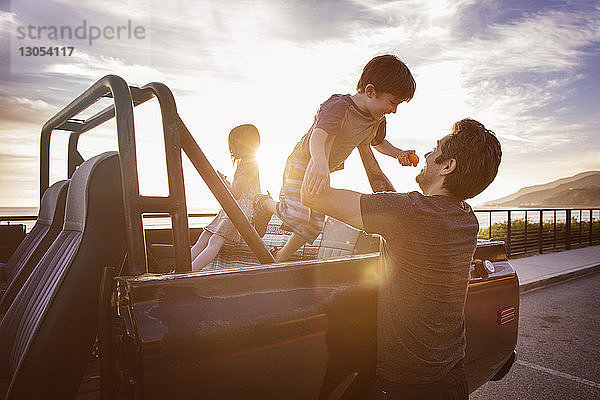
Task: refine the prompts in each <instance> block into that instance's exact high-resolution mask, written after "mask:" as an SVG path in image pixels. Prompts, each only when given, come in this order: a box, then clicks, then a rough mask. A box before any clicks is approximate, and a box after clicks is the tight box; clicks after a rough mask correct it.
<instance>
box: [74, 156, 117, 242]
mask: <svg viewBox="0 0 600 400" xmlns="http://www.w3.org/2000/svg"><path fill="white" fill-rule="evenodd" d="M108 170H110V171H108ZM118 174H119V154H118V153H117V152H116V151H109V152H106V153H102V154H99V155H97V156H95V157H92V158H90V159H89V160H87V161H85V162H84V163H83V164H81V165H80V166H79V168H77V170H76V171H75V172H74V173H73V176H72V177H71V183H70V184H69V191H68V193H67V204H66V209H65V223H64V225H63V230H69V231H79V232H83V228H84V226H85V221H86V217H87V212H88V204H89V199H90V198H91V197H92V196H93V192H96V191H98V188H99V187H101V186H102V185H120V184H121V182H120V179H115V176H117V177H118ZM100 192H101V191H100Z"/></svg>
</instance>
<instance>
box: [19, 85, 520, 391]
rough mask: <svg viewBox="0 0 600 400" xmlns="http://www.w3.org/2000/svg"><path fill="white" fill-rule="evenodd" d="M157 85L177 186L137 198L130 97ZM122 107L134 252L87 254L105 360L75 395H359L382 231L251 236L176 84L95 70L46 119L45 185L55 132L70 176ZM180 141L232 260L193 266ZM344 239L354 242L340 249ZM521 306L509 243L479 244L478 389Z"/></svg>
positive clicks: (128, 232) (473, 356)
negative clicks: (162, 219)
mask: <svg viewBox="0 0 600 400" xmlns="http://www.w3.org/2000/svg"><path fill="white" fill-rule="evenodd" d="M100 97H113V98H114V103H115V104H114V106H111V107H108V108H107V109H105V110H104V111H102V112H100V113H98V114H96V115H94V116H93V117H91V118H89V119H88V120H86V121H81V120H75V119H73V117H74V116H75V115H77V114H78V113H80V112H81V111H82V110H85V109H86V108H87V107H88V106H89V105H90V104H93V102H95V101H96V100H97V99H98V98H100ZM152 97H156V98H158V101H159V103H160V107H161V112H162V117H163V129H164V133H165V148H166V152H167V154H166V162H167V173H168V179H169V196H167V197H160V198H159V197H147V196H140V194H139V187H138V179H137V163H136V158H135V135H134V131H133V120H132V118H133V107H134V106H135V105H137V104H141V103H143V102H145V101H147V100H149V99H150V98H152ZM115 115H116V118H117V134H118V139H119V152H118V158H119V168H120V173H121V182H122V197H123V203H122V206H123V221H122V224H123V226H124V232H125V233H124V234H125V238H126V246H125V247H126V253H124V254H123V256H122V263H121V265H111V266H105V265H94V266H93V268H96V269H98V270H102V271H103V274H102V279H101V280H99V281H98V292H99V295H97V297H96V299H97V304H98V308H97V309H90V310H89V318H90V319H91V320H93V321H94V322H95V323H96V326H97V328H98V332H99V341H100V361H99V364H98V361H91V362H90V363H91V364H90V365H88V367H87V370H86V371H87V372H86V374H85V375H86V377H87V378H86V377H84V380H83V381H84V384H82V386H79V385H77V386H79V394H80V396H84V395H87V396H94V394H93V392H94V390H99V392H95V393H96V394H95V395H96V396H102V398H115V397H118V398H131V399H164V398H181V399H184V398H206V399H213V398H215V399H217V398H218V399H228V398H286V399H317V398H345V399H350V398H363V397H364V394H365V393H366V391H367V390H368V389H369V386H370V382H371V381H372V378H373V376H374V366H375V346H376V324H375V322H376V312H377V309H376V296H377V269H378V263H379V262H380V258H379V253H378V243H379V242H378V239H377V238H375V237H369V236H367V235H365V234H362V233H357V231H355V230H345V231H344V229H346V228H343V229H341V231H340V230H339V229H338V230H334V231H332V232H334V233H332V236H331V237H330V235H329V233H327V232H328V231H327V230H326V232H325V233H324V234H323V236H322V237H321V238H320V240H319V243H318V245H317V246H316V248H315V249H313V250H314V251H307V252H305V253H304V255H303V256H299V257H298V258H297V259H296V260H294V261H290V262H287V263H279V264H276V263H273V261H274V260H273V258H272V256H271V255H270V253H269V252H268V251H267V248H266V246H265V242H268V241H269V240H276V239H277V236H278V235H279V236H280V235H282V234H284V233H281V232H275V233H273V234H269V233H268V234H267V236H266V237H265V240H264V241H263V240H262V239H261V238H260V237H259V236H258V235H257V233H256V231H254V229H253V228H252V226H251V225H250V224H249V222H248V220H247V219H246V217H245V216H244V214H243V213H242V211H241V210H240V208H239V206H238V205H237V203H236V201H235V199H234V198H233V197H232V196H231V194H230V192H229V190H228V189H227V187H226V186H225V185H224V184H223V182H222V181H221V179H220V178H219V177H218V175H217V174H216V172H215V171H214V170H213V168H212V167H211V166H210V163H209V162H208V160H207V159H206V157H205V156H204V154H203V153H202V151H201V150H200V149H199V147H198V146H197V144H196V143H195V141H194V139H193V137H192V136H191V134H190V133H189V131H188V130H187V128H186V127H185V125H184V124H183V122H182V121H181V119H180V118H179V117H178V115H177V112H176V107H175V102H174V100H173V97H172V94H171V92H170V91H169V90H168V88H167V87H166V86H164V85H162V84H158V83H151V84H148V85H146V86H144V87H142V88H137V87H129V86H127V85H126V84H125V83H124V81H123V80H122V79H121V78H119V77H116V76H107V77H104V78H102V79H101V80H100V81H98V82H96V83H95V84H94V85H93V86H92V87H90V89H88V90H87V91H86V92H85V93H83V94H82V95H81V96H79V97H78V98H77V99H76V100H74V101H73V102H72V103H71V104H69V105H68V106H67V107H66V108H65V109H64V110H62V111H61V112H59V113H58V114H57V115H56V116H55V117H53V118H52V119H50V121H49V122H48V123H47V124H46V125H45V127H44V129H43V131H42V144H41V158H40V159H41V166H40V192H41V193H43V192H44V191H45V190H46V188H47V187H48V186H49V182H48V181H49V178H48V165H47V164H48V160H49V155H48V151H49V150H48V149H49V138H50V134H51V133H52V131H53V130H55V129H61V130H67V131H70V132H71V138H70V140H69V159H68V165H69V167H68V169H69V171H68V175H69V177H70V176H71V175H72V174H73V173H74V171H75V170H76V168H77V165H79V164H81V163H82V162H83V159H82V158H81V156H80V155H79V153H78V152H77V138H78V137H79V135H80V134H82V133H83V132H86V131H88V130H90V129H92V128H93V127H95V126H97V125H99V124H100V123H102V122H104V121H106V120H108V119H110V118H112V117H113V116H115ZM182 151H183V152H185V153H186V155H187V156H188V158H189V159H190V160H191V162H192V164H193V165H194V166H195V167H196V169H197V170H198V172H199V173H200V175H201V176H202V177H203V179H204V180H205V181H206V183H207V184H208V186H209V188H210V190H211V191H212V192H213V194H214V195H215V197H216V198H217V200H219V203H220V204H221V206H222V207H223V209H224V210H225V212H226V213H227V214H228V215H229V216H230V218H231V220H232V222H233V223H234V225H235V226H236V227H237V228H238V230H239V231H240V233H241V234H242V237H243V238H244V239H245V241H246V243H247V244H248V246H247V247H246V246H241V247H243V248H231V247H227V246H225V247H224V248H223V249H222V251H221V252H222V253H225V254H227V253H228V255H229V258H230V260H233V261H231V262H230V267H229V268H224V269H219V270H210V271H200V272H190V268H191V262H190V252H189V248H190V242H191V240H190V237H191V238H192V239H193V238H194V237H197V235H198V233H199V232H198V230H197V229H192V230H190V229H189V227H188V223H187V209H186V203H185V196H184V193H185V192H184V186H183V174H182V169H181V168H182V167H181V153H182ZM364 152H365V150H364V149H362V152H361V156H362V155H363V153H364ZM363 162H364V158H363ZM365 166H366V164H365ZM373 171H374V170H373V169H371V170H370V172H369V171H368V175H369V178H370V180H371V182H372V183H373V182H376V181H377V179H376V176H375V175H377V169H375V172H373ZM379 182H380V183H381V182H386V179H384V178H381V177H380V179H379ZM373 186H374V187H375V186H376V185H375V184H373ZM152 212H166V213H169V216H170V217H171V222H172V229H162V230H147V231H144V229H143V226H142V215H143V214H145V213H152ZM348 229H350V228H348ZM271 232H272V231H271ZM340 232H341V233H340ZM344 232H346V233H347V234H348V235H351V236H352V239H348V240H346V236H345V235H346V233H344ZM338 242H340V243H344V245H342V247H344V246H346V245H349V249H348V248H344V249H343V251H337V250H338V247H336V246H337V245H336V244H335V243H338ZM331 243H334V244H333V245H332V244H331ZM328 248H329V250H331V249H334V250H335V251H333V252H331V251H327V249H328ZM106 251H110V249H107V250H106ZM238 254H239V259H240V262H237V260H238ZM248 254H250V256H248ZM242 259H244V260H246V261H247V260H248V259H251V260H250V261H249V262H242V261H241V260H242ZM92 264H93V261H92ZM52 290H57V291H60V290H63V288H60V287H59V288H55V289H52ZM90 295H91V296H95V294H90ZM48 307H52V304H50V305H49V306H48ZM44 312H46V311H42V313H44ZM518 312H519V289H518V279H517V276H516V273H515V270H514V269H513V268H512V266H511V265H510V263H509V262H508V261H507V258H506V252H505V250H504V244H503V243H501V242H496V243H488V242H486V243H480V244H478V247H477V251H476V253H475V257H474V262H473V264H472V268H471V277H470V281H469V290H468V296H467V303H466V308H465V313H466V319H467V326H466V336H467V354H466V359H465V367H466V372H467V378H468V382H469V390H470V391H473V390H475V389H476V388H477V387H479V386H481V385H482V384H484V383H485V382H487V381H488V380H490V379H500V378H501V377H502V376H503V374H505V373H506V372H507V371H508V369H509V368H510V366H511V365H512V362H513V360H514V349H515V346H516V339H517V332H518ZM74 323H75V324H78V322H74ZM64 329H68V327H64ZM38 336H40V335H38ZM91 339H93V337H92V338H91ZM32 340H33V341H35V340H36V336H33V339H32ZM48 345H51V343H48ZM69 357H71V358H73V357H76V355H74V354H69V351H68V350H66V351H65V360H64V362H69V361H70V358H69ZM77 357H78V356H77ZM38 361H39V362H40V363H43V362H44V361H45V360H43V359H40V360H38ZM94 363H96V366H97V368H99V372H100V374H99V375H100V381H99V384H98V385H96V387H95V389H92V390H91V391H90V390H88V389H85V390H83V389H82V387H83V386H85V382H86V380H87V381H89V380H90V379H91V377H92V376H95V375H98V374H97V372H94V368H93V364H94ZM90 371H91V372H90ZM83 374H84V371H83V370H82V371H81V375H83ZM9 378H10V379H12V380H15V379H17V378H16V377H15V376H10V377H9ZM96 383H98V382H96ZM92 386H93V385H92ZM98 386H99V387H98ZM86 390H87V391H86Z"/></svg>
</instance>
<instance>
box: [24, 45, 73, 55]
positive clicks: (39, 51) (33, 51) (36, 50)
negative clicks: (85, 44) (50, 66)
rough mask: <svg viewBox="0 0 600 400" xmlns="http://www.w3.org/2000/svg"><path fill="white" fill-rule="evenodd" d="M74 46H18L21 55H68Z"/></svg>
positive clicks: (71, 52)
mask: <svg viewBox="0 0 600 400" xmlns="http://www.w3.org/2000/svg"><path fill="white" fill-rule="evenodd" d="M73 50H75V47H58V46H56V47H37V46H35V47H29V46H27V47H19V55H20V56H21V57H44V56H56V57H61V56H65V57H70V56H71V55H72V54H73Z"/></svg>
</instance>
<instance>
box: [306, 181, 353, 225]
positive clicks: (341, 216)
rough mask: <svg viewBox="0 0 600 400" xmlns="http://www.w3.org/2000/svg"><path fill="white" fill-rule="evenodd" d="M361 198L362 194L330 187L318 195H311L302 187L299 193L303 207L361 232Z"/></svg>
mask: <svg viewBox="0 0 600 400" xmlns="http://www.w3.org/2000/svg"><path fill="white" fill-rule="evenodd" d="M361 196H362V193H358V192H354V191H352V190H345V189H333V188H331V187H326V188H325V189H324V190H323V191H322V192H320V193H319V194H312V193H310V192H309V191H308V190H307V189H306V188H304V187H303V188H302V191H301V198H302V203H303V204H304V205H305V206H307V207H310V208H312V209H315V210H319V211H321V212H322V213H324V214H327V215H329V216H331V217H333V218H335V219H337V220H340V221H342V222H344V223H346V224H348V225H351V226H353V227H355V228H357V229H361V230H362V229H364V225H363V220H362V214H361V210H360V197H361Z"/></svg>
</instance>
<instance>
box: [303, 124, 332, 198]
mask: <svg viewBox="0 0 600 400" xmlns="http://www.w3.org/2000/svg"><path fill="white" fill-rule="evenodd" d="M332 143H333V135H330V134H329V133H327V132H326V131H324V130H323V129H321V128H315V129H314V131H313V132H312V133H311V135H310V142H309V150H310V161H309V162H308V166H307V168H306V173H305V174H304V181H303V182H302V187H303V188H304V187H305V186H306V187H307V189H308V190H309V191H310V192H311V193H314V194H318V193H320V192H321V191H322V190H323V189H325V188H326V187H329V161H328V153H329V152H328V149H329V148H330V147H331V144H332Z"/></svg>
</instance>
